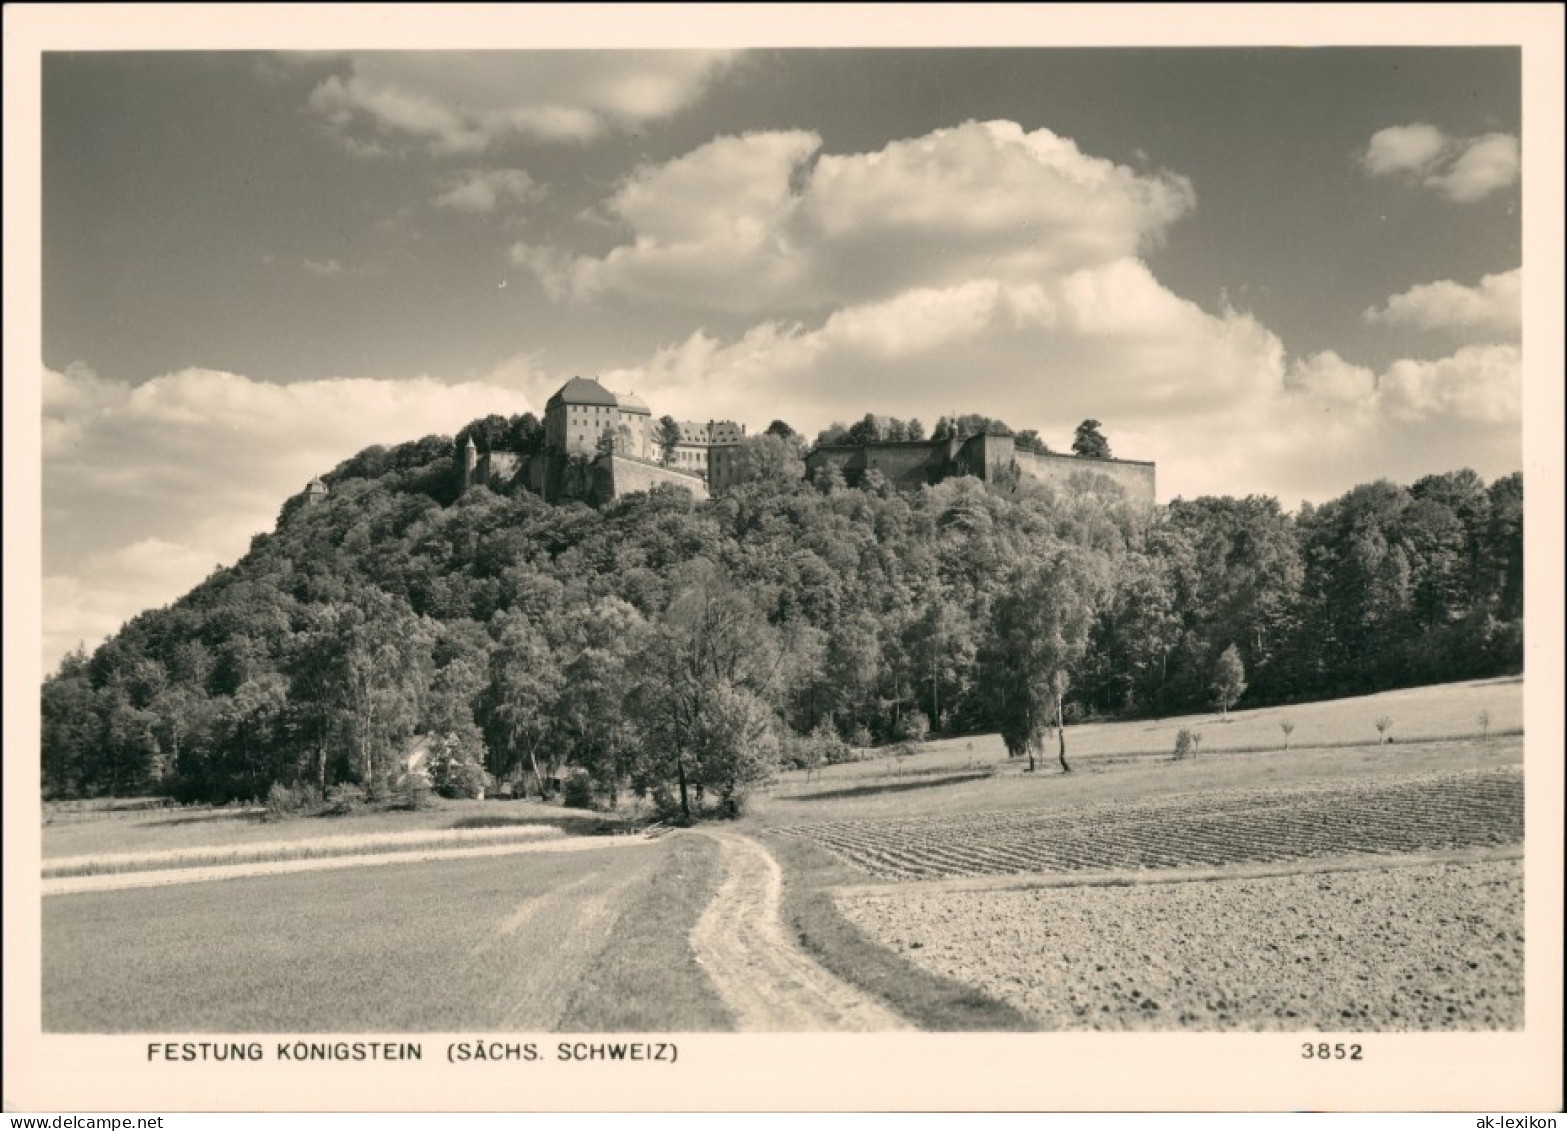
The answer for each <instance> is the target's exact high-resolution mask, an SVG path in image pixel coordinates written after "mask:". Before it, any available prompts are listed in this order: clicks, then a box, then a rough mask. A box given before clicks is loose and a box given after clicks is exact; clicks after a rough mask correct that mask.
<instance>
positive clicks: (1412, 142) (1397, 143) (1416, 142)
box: [1361, 123, 1447, 177]
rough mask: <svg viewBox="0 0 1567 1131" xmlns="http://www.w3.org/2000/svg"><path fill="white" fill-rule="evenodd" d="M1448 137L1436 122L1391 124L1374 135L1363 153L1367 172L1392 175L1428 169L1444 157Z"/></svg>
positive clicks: (1385, 175)
mask: <svg viewBox="0 0 1567 1131" xmlns="http://www.w3.org/2000/svg"><path fill="white" fill-rule="evenodd" d="M1446 147H1447V138H1446V137H1445V136H1443V134H1442V131H1441V130H1439V129H1437V128H1436V127H1435V126H1428V125H1424V124H1423V123H1417V124H1415V125H1412V126H1389V127H1388V128H1387V129H1385V130H1378V131H1377V132H1376V133H1374V134H1372V135H1371V142H1370V144H1369V145H1367V146H1366V152H1365V153H1364V154H1363V155H1362V156H1361V162H1362V163H1363V164H1364V166H1365V169H1366V172H1368V173H1370V174H1371V175H1372V176H1373V177H1391V176H1394V175H1396V174H1399V173H1420V174H1423V173H1425V172H1426V171H1427V170H1428V169H1429V168H1431V166H1433V165H1434V164H1435V163H1436V161H1437V159H1438V158H1439V157H1441V155H1442V151H1443V150H1444V149H1445V148H1446Z"/></svg>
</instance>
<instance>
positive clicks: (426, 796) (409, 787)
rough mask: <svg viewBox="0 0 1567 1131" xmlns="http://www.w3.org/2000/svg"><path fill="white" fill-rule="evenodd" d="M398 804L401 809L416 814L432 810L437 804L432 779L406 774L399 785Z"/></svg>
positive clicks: (421, 775) (415, 774) (418, 774)
mask: <svg viewBox="0 0 1567 1131" xmlns="http://www.w3.org/2000/svg"><path fill="white" fill-rule="evenodd" d="M396 804H397V807H398V808H399V809H408V810H411V811H413V812H415V813H417V812H419V811H420V810H422V809H428V808H430V807H431V806H432V805H434V804H435V792H434V791H433V790H432V789H431V788H430V779H429V778H427V777H425V776H424V775H423V774H421V773H410V774H404V775H403V779H402V781H400V782H398V783H397V802H396Z"/></svg>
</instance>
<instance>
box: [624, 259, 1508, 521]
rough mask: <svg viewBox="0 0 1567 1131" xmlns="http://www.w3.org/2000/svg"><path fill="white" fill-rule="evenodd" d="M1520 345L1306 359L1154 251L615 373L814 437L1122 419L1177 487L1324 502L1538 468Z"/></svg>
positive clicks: (856, 309)
mask: <svg viewBox="0 0 1567 1131" xmlns="http://www.w3.org/2000/svg"><path fill="white" fill-rule="evenodd" d="M1519 371H1520V362H1519V354H1518V351H1517V349H1516V348H1515V347H1511V346H1487V347H1466V348H1465V349H1461V350H1459V351H1458V352H1457V353H1456V354H1454V355H1452V356H1451V357H1447V358H1442V359H1439V360H1436V361H1419V360H1401V361H1399V362H1396V363H1395V364H1393V365H1391V366H1389V367H1387V368H1386V369H1385V370H1383V371H1382V372H1376V371H1374V370H1372V369H1369V368H1366V367H1364V366H1358V365H1354V364H1352V363H1350V362H1347V361H1345V360H1343V359H1342V358H1340V357H1339V356H1338V355H1336V354H1333V353H1322V354H1316V355H1313V356H1311V357H1309V358H1304V359H1293V360H1292V359H1290V358H1289V357H1287V355H1286V353H1285V350H1284V347H1283V345H1282V343H1281V342H1280V341H1279V339H1278V338H1277V336H1276V335H1274V334H1273V333H1272V332H1271V331H1269V330H1268V329H1267V328H1266V327H1265V326H1263V325H1261V324H1260V323H1258V322H1257V321H1256V320H1255V319H1254V318H1252V317H1250V316H1248V315H1245V314H1240V313H1237V312H1235V311H1225V312H1223V313H1220V314H1209V313H1207V312H1205V311H1203V310H1201V309H1200V308H1198V307H1197V306H1195V305H1194V304H1192V303H1189V302H1187V301H1185V300H1184V299H1181V298H1180V297H1179V296H1177V295H1175V294H1173V293H1172V292H1170V291H1169V290H1168V289H1167V288H1166V287H1164V286H1163V285H1162V284H1160V283H1159V282H1158V280H1157V279H1155V278H1154V277H1153V275H1152V274H1151V273H1150V272H1149V271H1148V269H1147V267H1146V266H1145V265H1143V264H1142V263H1140V262H1139V261H1137V260H1132V259H1123V260H1118V261H1116V262H1115V263H1112V264H1109V265H1106V266H1102V267H1094V268H1087V269H1084V270H1082V271H1079V272H1075V273H1073V274H1071V275H1068V276H1065V277H1063V278H1061V279H1058V280H1054V281H1051V282H1047V283H1003V282H998V281H995V280H973V281H969V282H967V283H962V284H958V285H956V286H953V287H948V288H940V289H934V288H923V289H916V290H912V291H908V292H905V293H903V294H901V295H898V296H896V297H895V298H892V299H887V300H883V301H879V302H873V303H864V304H858V305H854V306H849V307H845V308H844V309H841V310H838V311H836V312H834V313H833V314H832V315H830V316H829V317H828V318H826V319H825V320H824V321H823V322H822V323H821V324H820V325H819V326H815V327H810V326H806V325H804V324H802V323H800V322H793V321H779V320H767V321H763V322H760V323H758V324H756V325H754V326H752V327H751V328H750V329H749V330H747V331H745V332H743V333H741V334H739V335H738V336H736V337H734V338H732V339H729V340H723V339H720V338H717V337H715V336H713V335H711V334H709V333H706V332H701V331H699V332H697V333H694V334H692V335H690V336H689V337H688V338H687V339H686V340H685V341H684V342H681V343H679V344H677V345H673V346H669V347H666V348H664V349H661V350H659V351H657V353H655V354H654V355H653V356H652V357H651V358H649V359H648V360H647V361H646V362H644V363H642V364H640V365H635V366H627V367H625V368H622V369H620V370H616V371H612V372H609V373H606V374H604V375H603V377H604V380H605V381H606V382H607V383H609V384H610V385H611V386H612V387H616V388H635V389H637V391H638V392H639V393H640V394H642V395H643V396H644V397H646V398H647V399H648V401H649V403H650V404H652V405H653V406H654V410H655V412H658V413H663V412H666V411H667V412H669V413H671V414H672V415H674V416H676V417H682V416H689V417H695V418H698V419H707V418H708V417H731V418H733V419H736V420H741V421H747V422H750V423H752V424H755V425H757V426H761V425H762V424H765V423H766V421H768V420H771V419H773V418H775V417H781V418H783V419H786V420H788V421H790V423H792V424H794V425H795V426H796V427H797V428H800V429H802V430H803V431H807V432H810V433H814V432H815V430H816V429H818V428H820V427H823V426H824V425H826V424H827V423H828V422H829V421H830V420H833V419H837V420H842V421H852V420H854V419H857V418H859V417H860V416H863V415H864V414H865V413H866V412H868V411H877V412H889V413H893V414H895V415H899V416H905V417H906V416H920V417H922V418H923V419H924V420H925V423H926V424H927V426H928V425H930V424H933V423H934V420H933V419H932V418H931V416H930V415H928V414H930V413H933V412H934V413H939V412H981V413H985V414H986V415H990V416H996V417H1000V418H1002V419H1004V420H1006V421H1007V422H1008V423H1009V424H1011V425H1012V426H1013V427H1015V428H1037V429H1038V430H1039V431H1040V432H1041V433H1042V435H1044V437H1045V439H1046V440H1047V441H1048V442H1050V443H1051V444H1052V445H1053V446H1054V447H1055V448H1056V449H1057V450H1066V449H1067V448H1068V447H1069V445H1070V442H1071V436H1072V429H1073V427H1074V426H1075V425H1076V424H1077V422H1078V421H1080V420H1083V419H1086V418H1089V417H1092V418H1094V419H1097V420H1100V421H1102V422H1103V423H1104V426H1105V431H1106V433H1107V435H1109V437H1110V440H1111V443H1112V446H1113V449H1114V450H1115V452H1116V454H1118V455H1120V456H1123V457H1125V458H1131V459H1150V460H1155V461H1157V463H1158V465H1159V468H1158V478H1159V491H1160V495H1161V497H1165V498H1168V497H1170V496H1173V495H1185V496H1188V497H1189V496H1193V495H1198V494H1209V493H1211V494H1251V493H1262V494H1273V495H1277V496H1279V497H1280V498H1281V499H1283V500H1284V501H1285V503H1286V505H1289V506H1294V505H1296V504H1298V503H1299V502H1300V501H1301V500H1302V499H1314V500H1321V499H1325V498H1328V497H1331V496H1332V495H1335V494H1338V493H1340V492H1342V491H1344V490H1346V489H1348V488H1349V487H1351V486H1353V485H1354V484H1355V483H1357V482H1362V481H1365V480H1367V479H1375V478H1380V477H1383V476H1390V477H1393V478H1395V479H1401V480H1403V481H1412V480H1413V479H1415V478H1418V477H1419V476H1420V475H1423V474H1426V473H1428V472H1432V471H1445V470H1451V469H1453V468H1457V467H1462V466H1466V465H1469V466H1473V467H1475V468H1476V470H1478V471H1480V472H1481V473H1482V474H1484V475H1487V476H1494V475H1499V474H1503V473H1506V472H1509V471H1512V470H1514V469H1515V468H1516V467H1518V466H1519V458H1520V454H1521V452H1520V448H1521V428H1520V407H1519V400H1518V393H1517V389H1518V387H1519Z"/></svg>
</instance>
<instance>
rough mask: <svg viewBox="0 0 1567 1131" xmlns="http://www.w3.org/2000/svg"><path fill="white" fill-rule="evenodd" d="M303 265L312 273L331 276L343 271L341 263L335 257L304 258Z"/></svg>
mask: <svg viewBox="0 0 1567 1131" xmlns="http://www.w3.org/2000/svg"><path fill="white" fill-rule="evenodd" d="M304 267H305V270H306V271H309V272H310V273H311V274H312V275H325V276H331V275H341V274H342V273H343V265H342V264H341V263H339V262H338V261H337V260H336V259H324V260H323V259H306V260H305V261H304Z"/></svg>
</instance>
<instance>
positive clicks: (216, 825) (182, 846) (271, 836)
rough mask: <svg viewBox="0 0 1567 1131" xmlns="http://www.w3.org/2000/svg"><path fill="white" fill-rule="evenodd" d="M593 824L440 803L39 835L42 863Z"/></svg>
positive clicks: (219, 816) (157, 816)
mask: <svg viewBox="0 0 1567 1131" xmlns="http://www.w3.org/2000/svg"><path fill="white" fill-rule="evenodd" d="M596 823H597V818H596V817H595V816H593V815H592V814H588V813H584V812H583V811H582V810H580V809H562V808H558V807H555V806H545V805H541V804H538V803H537V802H518V801H447V800H440V801H438V802H436V803H435V805H434V807H433V808H430V809H425V810H421V811H418V812H379V813H376V812H370V813H364V814H358V815H355V816H351V817H299V818H294V819H290V820H284V821H269V820H267V819H266V815H265V812H264V811H263V810H260V809H251V808H246V809H233V810H227V809H207V810H200V811H197V812H195V813H184V812H181V811H180V810H179V809H160V810H153V811H150V812H127V813H115V814H114V815H112V816H105V817H97V818H94V819H90V820H60V821H55V822H51V823H47V824H45V825H44V828H43V855H44V858H45V859H46V860H47V859H50V858H51V857H63V856H87V857H91V856H108V855H118V854H126V853H149V852H170V853H178V852H187V851H196V850H204V849H217V848H230V847H234V848H240V847H247V848H248V847H253V846H256V845H262V844H268V843H274V842H279V841H313V840H320V839H323V838H327V837H347V836H352V837H362V838H365V839H373V838H376V837H383V836H405V835H409V834H416V833H417V834H440V833H445V832H454V831H462V830H466V829H477V828H497V827H511V826H526V825H538V826H543V827H556V828H563V829H567V830H573V829H583V828H586V827H590V826H591V825H593V824H596Z"/></svg>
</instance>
